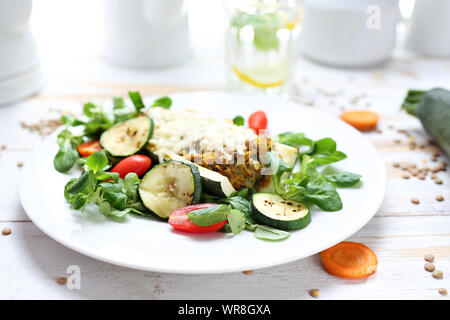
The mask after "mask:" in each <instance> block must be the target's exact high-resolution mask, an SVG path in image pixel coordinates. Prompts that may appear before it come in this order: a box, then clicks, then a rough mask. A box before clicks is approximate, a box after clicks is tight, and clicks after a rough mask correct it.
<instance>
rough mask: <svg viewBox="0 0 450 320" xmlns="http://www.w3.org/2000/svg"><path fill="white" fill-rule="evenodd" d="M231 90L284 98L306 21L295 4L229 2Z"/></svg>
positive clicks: (252, 1) (228, 62) (228, 46)
mask: <svg viewBox="0 0 450 320" xmlns="http://www.w3.org/2000/svg"><path fill="white" fill-rule="evenodd" d="M224 3H225V8H226V10H227V17H228V19H227V23H228V28H227V34H226V48H227V54H226V60H227V62H226V63H227V66H226V67H227V75H228V87H229V89H231V90H234V91H240V92H252V93H255V92H263V93H268V94H280V95H284V94H287V93H288V89H289V87H290V85H291V84H292V71H291V70H292V67H293V62H294V54H295V48H296V45H297V43H296V41H297V38H298V35H299V32H300V24H301V20H302V18H303V11H302V9H301V8H300V7H299V6H297V5H296V2H295V0H293V1H287V0H286V1H276V0H272V1H269V0H265V1H264V0H248V1H246V0H239V1H233V0H229V1H225V2H224Z"/></svg>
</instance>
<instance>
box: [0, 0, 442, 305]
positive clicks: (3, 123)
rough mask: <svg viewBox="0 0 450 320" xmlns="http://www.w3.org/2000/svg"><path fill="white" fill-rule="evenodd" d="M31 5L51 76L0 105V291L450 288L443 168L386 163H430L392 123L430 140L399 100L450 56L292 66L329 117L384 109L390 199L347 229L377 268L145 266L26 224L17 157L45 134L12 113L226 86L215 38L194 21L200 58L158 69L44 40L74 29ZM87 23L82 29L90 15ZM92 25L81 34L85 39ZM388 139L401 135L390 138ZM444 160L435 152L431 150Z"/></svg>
mask: <svg viewBox="0 0 450 320" xmlns="http://www.w3.org/2000/svg"><path fill="white" fill-rule="evenodd" d="M46 5H47V6H49V5H55V2H50V3H48V2H47V4H46ZM84 5H85V6H86V4H84ZM210 6H212V7H211V8H210V9H211V10H212V9H214V10H219V9H218V8H219V7H217V5H216V4H215V5H210ZM81 7H82V6H81ZM35 9H36V11H35V16H34V18H33V19H34V24H35V25H36V34H37V38H38V40H39V41H40V43H41V46H42V48H41V49H42V52H43V57H44V67H45V70H46V74H47V77H48V82H47V86H46V87H45V88H44V90H43V91H42V93H41V94H39V95H37V96H35V97H33V98H30V99H28V100H26V101H22V102H19V103H16V104H14V105H10V106H7V107H3V108H0V145H6V149H5V150H1V151H0V177H1V178H0V229H3V228H5V227H9V228H11V229H12V234H11V235H8V236H1V235H0V254H1V259H0V298H3V299H28V298H32V299H33V298H38V299H42V298H43V299H195V298H198V299H313V298H311V297H310V296H309V294H308V291H309V290H310V289H313V288H317V289H320V298H319V299H366V298H369V299H449V296H448V295H447V296H442V295H440V294H439V293H438V288H447V289H448V290H450V280H449V279H450V189H449V184H450V174H449V172H448V171H447V172H440V173H438V176H439V178H441V179H442V180H443V184H442V185H437V184H435V183H434V182H433V181H432V180H431V179H430V178H429V177H428V178H427V179H426V180H424V181H422V180H419V179H417V178H412V179H409V180H405V179H402V178H401V175H402V171H401V170H400V169H395V168H393V166H392V164H393V162H397V161H398V162H401V161H409V162H414V163H417V164H418V166H419V167H423V166H430V167H433V166H434V163H433V162H430V157H431V155H432V153H433V152H435V151H436V148H435V147H432V146H426V147H425V148H424V149H421V148H416V149H415V150H410V149H409V147H408V143H409V142H410V140H409V138H407V137H405V135H404V134H401V133H398V132H397V130H398V129H405V130H408V131H409V132H410V133H411V135H412V136H413V137H414V138H415V141H416V142H417V144H418V145H421V144H426V141H427V139H428V137H427V136H426V134H425V133H424V131H423V130H422V129H421V126H420V123H419V122H418V121H417V120H416V119H414V118H412V117H410V116H408V115H406V114H404V113H401V112H399V106H400V104H401V101H402V99H403V97H404V95H405V93H406V90H407V89H408V88H425V89H426V88H431V87H433V86H442V87H447V88H450V77H449V74H450V60H431V59H429V60H427V59H419V58H415V57H410V56H406V55H404V54H401V53H396V55H395V58H394V59H393V60H392V61H390V62H389V63H388V64H387V65H385V66H383V67H381V68H379V69H370V70H353V71H348V70H338V69H330V68H325V67H322V66H319V65H316V64H313V63H312V62H309V61H307V60H304V59H302V58H299V60H298V63H297V65H296V66H295V67H294V68H295V77H296V79H297V84H298V87H299V95H298V96H296V97H294V99H295V100H296V101H298V102H300V103H305V104H307V105H311V107H312V108H317V109H320V110H322V111H325V112H329V113H331V114H334V115H336V116H338V115H339V113H340V112H341V109H342V107H344V108H345V109H352V108H368V109H372V110H375V111H376V112H378V113H379V114H380V115H381V120H380V124H379V129H380V130H381V132H371V133H367V134H366V136H367V137H368V138H369V139H370V141H371V142H372V143H374V145H375V146H376V147H377V148H378V150H379V151H380V153H381V154H382V157H383V159H384V160H385V162H386V167H387V172H388V184H387V193H386V198H385V200H384V203H383V205H382V207H381V209H380V210H379V212H378V213H377V214H376V216H375V217H374V218H373V219H372V220H371V221H370V222H369V223H368V224H367V225H366V226H365V227H363V228H362V229H361V230H360V231H359V232H357V233H356V234H355V235H353V236H352V237H351V238H350V239H349V240H351V241H358V242H362V243H364V244H366V245H367V246H369V247H370V248H372V249H373V250H374V251H375V253H376V254H377V256H378V259H379V267H378V270H377V272H376V274H375V275H374V276H372V277H370V278H369V279H367V280H362V281H350V280H343V279H339V278H335V277H333V276H330V275H328V274H327V273H326V272H325V271H324V270H323V269H322V266H321V263H320V258H319V256H318V255H314V256H312V257H309V258H306V259H302V260H300V261H296V262H292V263H289V264H286V265H281V266H277V267H272V268H267V269H262V270H256V271H255V272H254V273H253V274H250V275H246V274H243V273H232V274H219V275H176V274H163V273H155V272H142V271H135V270H130V269H125V268H122V267H118V266H113V265H110V264H107V263H103V262H100V261H96V260H94V259H91V258H88V257H85V256H82V255H80V254H78V253H76V252H74V251H72V250H70V249H68V248H66V247H64V246H62V245H60V244H58V243H57V242H55V241H53V240H52V239H50V238H49V237H48V236H46V235H45V234H43V233H42V232H41V231H40V230H38V229H37V228H36V227H35V226H34V225H33V223H32V222H31V221H30V220H29V218H28V217H27V215H26V213H25V212H24V211H23V209H22V207H21V205H20V202H19V198H18V183H19V178H20V172H21V169H20V167H18V165H17V164H18V163H19V162H26V161H29V160H30V157H31V153H32V151H33V150H34V149H35V148H36V147H37V146H38V144H39V142H40V141H41V140H42V138H41V137H40V136H39V135H38V134H36V133H30V132H29V131H27V130H24V129H23V128H21V126H20V122H21V121H25V122H27V123H33V122H37V121H39V120H40V119H41V118H47V119H51V118H55V117H56V116H57V115H56V112H55V111H49V110H78V111H79V110H80V109H79V108H80V103H82V102H85V101H89V100H94V101H97V102H102V101H103V100H105V99H109V98H110V97H112V96H113V95H125V94H126V92H127V90H128V89H133V90H141V92H142V93H143V94H144V95H148V94H166V93H170V92H176V91H191V90H222V89H224V88H225V80H224V79H225V67H224V63H223V47H222V46H221V41H220V40H221V38H220V37H217V36H215V37H210V35H211V34H206V33H203V34H202V33H201V32H198V33H197V34H196V35H195V37H194V39H193V42H194V52H195V53H196V58H195V59H193V60H192V61H191V62H189V63H188V64H185V65H182V66H179V67H174V68H170V69H163V70H156V71H155V70H154V71H151V70H144V71H143V70H127V69H122V68H115V67H113V66H110V65H108V64H106V63H104V62H103V61H102V60H101V59H100V58H98V57H97V54H95V53H92V52H90V49H92V48H90V49H89V48H88V49H87V51H88V52H86V51H83V52H82V53H80V51H74V50H73V49H74V48H75V47H76V45H74V44H73V43H72V41H68V40H64V38H61V41H60V42H59V43H58V46H57V47H56V46H55V44H52V43H53V42H52V41H53V40H52V41H50V38H52V36H55V34H50V35H49V33H51V32H53V33H59V34H61V35H62V34H64V33H67V32H68V33H69V34H70V32H72V31H73V30H72V31H71V30H68V29H67V30H66V29H64V28H62V29H63V30H62V31H61V30H54V29H52V30H53V31H52V30H50V28H49V27H48V25H47V24H45V23H44V22H43V21H42V20H43V19H44V17H45V16H44V15H43V12H44V11H45V9H46V8H45V5H43V6H41V7H39V6H36V8H35ZM47 9H48V8H47ZM69 9H73V10H79V11H80V12H82V11H83V8H79V7H75V6H74V5H69ZM194 14H195V12H194ZM197 14H198V13H197ZM219 15H220V13H219ZM73 16H74V17H75V16H76V12H75V14H74V15H73ZM65 18H66V19H71V18H70V17H65ZM55 19H63V18H61V17H56V18H55ZM87 20H89V19H87ZM68 24H70V21H69V22H68ZM85 29H86V30H89V26H86V27H85ZM197 29H199V28H197ZM215 31H217V30H214V29H213V30H212V31H211V30H209V31H208V32H215ZM219 31H220V30H219ZM205 32H206V31H205ZM88 33H89V32H85V33H84V35H85V37H86V38H88V37H89V34H88ZM44 34H45V35H44ZM217 38H219V40H218V39H217ZM53 39H54V38H53ZM89 39H91V40H92V39H93V38H92V37H91V38H89ZM89 39H88V40H89ZM72 40H73V39H72ZM80 41H81V40H80ZM202 48H203V49H202ZM211 48H213V49H211ZM55 50H56V52H55ZM93 51H95V50H93ZM355 97H361V98H355ZM391 126H392V127H393V128H392V127H391ZM449 126H450V124H449ZM396 139H400V140H401V142H400V143H396V142H395V140H396ZM444 159H445V158H444V157H443V156H440V157H439V161H442V160H444ZM425 162H426V163H425ZM436 195H443V196H444V197H445V200H444V201H442V202H438V201H436V200H435V196H436ZM412 197H417V198H419V199H420V204H419V205H414V204H412V203H411V202H410V199H411V198H412ZM428 253H430V254H434V255H435V257H436V260H435V264H436V267H437V268H438V269H440V270H442V271H443V272H444V279H441V280H436V279H434V278H432V276H431V274H430V273H428V272H426V271H424V263H425V261H424V259H423V257H424V255H425V254H428ZM72 264H76V265H79V266H80V268H81V272H82V283H81V290H69V289H68V288H67V287H66V286H64V285H60V284H58V283H57V281H56V279H57V278H58V277H64V276H67V274H66V273H65V272H66V269H67V267H68V266H69V265H72Z"/></svg>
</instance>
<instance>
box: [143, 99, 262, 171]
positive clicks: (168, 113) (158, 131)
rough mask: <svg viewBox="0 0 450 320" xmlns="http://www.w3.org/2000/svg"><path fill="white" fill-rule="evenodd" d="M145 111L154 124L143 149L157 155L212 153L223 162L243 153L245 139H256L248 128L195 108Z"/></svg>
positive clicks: (248, 140)
mask: <svg viewBox="0 0 450 320" xmlns="http://www.w3.org/2000/svg"><path fill="white" fill-rule="evenodd" d="M147 114H148V115H149V116H150V117H151V118H152V119H153V121H154V124H155V127H154V131H153V136H152V138H151V139H150V141H149V144H148V147H147V148H148V149H149V150H150V151H151V152H153V153H155V154H157V155H158V156H163V157H164V156H165V155H166V154H179V155H184V156H186V155H190V154H196V155H199V154H205V153H208V152H214V154H215V155H216V157H217V159H222V160H223V161H225V163H227V161H232V160H233V153H234V152H237V154H243V153H244V152H245V150H246V146H247V144H248V143H249V142H250V143H256V141H257V136H256V134H255V133H254V132H253V131H252V130H251V129H249V128H245V127H238V126H236V125H234V124H233V122H232V121H230V120H217V119H215V118H213V117H211V116H209V115H206V114H202V113H199V112H196V111H191V110H175V111H174V110H167V109H163V108H160V107H156V108H151V109H150V110H149V111H148V112H147ZM219 161H220V160H219Z"/></svg>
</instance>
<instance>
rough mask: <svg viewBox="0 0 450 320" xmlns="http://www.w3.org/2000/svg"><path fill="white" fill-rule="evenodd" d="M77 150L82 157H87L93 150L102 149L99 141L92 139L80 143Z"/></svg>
mask: <svg viewBox="0 0 450 320" xmlns="http://www.w3.org/2000/svg"><path fill="white" fill-rule="evenodd" d="M77 149H78V152H79V154H81V156H82V157H83V158H86V157H89V156H90V155H91V154H93V153H94V152H95V151H98V152H100V151H102V147H101V146H100V141H98V140H92V141H89V142H85V143H82V144H80V145H79V146H78V148H77Z"/></svg>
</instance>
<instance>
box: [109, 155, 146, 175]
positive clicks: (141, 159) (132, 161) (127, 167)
mask: <svg viewBox="0 0 450 320" xmlns="http://www.w3.org/2000/svg"><path fill="white" fill-rule="evenodd" d="M151 164H152V159H150V158H149V157H147V156H144V155H142V154H135V155H133V156H129V157H126V158H125V159H123V160H121V161H120V162H119V163H118V164H116V165H115V166H114V168H112V170H111V172H117V173H118V174H119V176H120V177H121V178H122V179H123V178H125V176H126V175H127V174H128V173H130V172H134V173H136V174H137V175H138V176H139V177H141V176H142V175H143V174H144V173H146V172H147V170H148V168H150V166H151Z"/></svg>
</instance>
